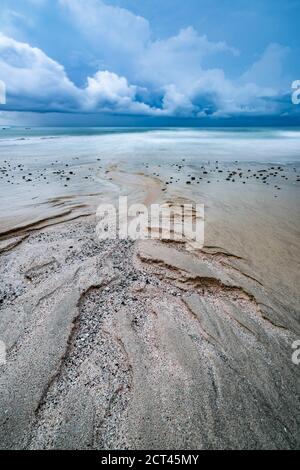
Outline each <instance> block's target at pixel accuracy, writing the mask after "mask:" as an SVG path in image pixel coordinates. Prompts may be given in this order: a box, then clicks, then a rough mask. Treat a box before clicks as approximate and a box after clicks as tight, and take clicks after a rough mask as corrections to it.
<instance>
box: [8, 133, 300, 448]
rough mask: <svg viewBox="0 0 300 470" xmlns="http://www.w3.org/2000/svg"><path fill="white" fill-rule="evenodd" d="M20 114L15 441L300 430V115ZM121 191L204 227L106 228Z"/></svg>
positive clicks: (33, 444) (11, 235) (154, 443)
mask: <svg viewBox="0 0 300 470" xmlns="http://www.w3.org/2000/svg"><path fill="white" fill-rule="evenodd" d="M2 132H3V134H1V135H0V178H1V179H0V182H1V190H0V192H1V199H2V200H3V201H5V202H4V205H3V206H2V207H1V211H0V220H1V224H0V226H1V228H0V256H1V259H0V272H1V275H0V300H1V303H0V312H1V314H0V340H1V341H3V342H4V343H5V345H6V351H7V355H6V363H5V364H3V365H1V366H0V396H1V399H0V447H1V448H3V449H10V448H12V449H111V450H113V449H166V450H167V449H168V450H171V449H178V450H179V449H182V450H189V449H296V448H299V441H300V435H299V429H300V426H299V424H300V422H299V421H300V418H299V416H300V413H299V411H300V404H299V391H300V390H299V386H300V385H299V384H300V381H299V378H300V374H299V366H297V365H296V364H294V363H293V361H292V355H293V348H292V345H293V343H294V342H295V341H297V340H298V339H299V337H300V323H299V289H298V284H299V281H298V279H299V274H298V273H299V261H300V260H299V252H300V251H299V248H300V246H299V245H300V241H299V240H300V238H299V231H300V225H299V224H300V222H299V221H300V217H299V216H300V214H299V203H298V201H299V183H300V160H299V151H300V131H299V130H297V129H286V130H281V129H263V128H261V129H235V130H232V129H219V130H215V129H203V130H196V129H180V130H179V129H178V130H177V129H155V130H151V129H136V130H134V129H131V130H128V129H107V130H102V131H98V130H97V129H95V128H94V129H81V130H78V129H77V130H76V131H75V130H70V129H69V130H64V129H61V130H58V129H46V130H42V129H26V130H25V129H13V128H11V129H3V130H2ZM120 196H127V197H128V200H129V202H130V203H139V204H145V205H146V206H150V205H151V204H168V205H170V206H175V205H178V204H179V205H180V204H184V203H186V202H192V203H193V204H203V205H204V210H205V236H204V245H203V246H197V244H194V243H192V242H191V240H189V239H188V237H187V236H186V237H185V238H183V239H182V240H180V241H176V240H173V239H167V238H166V239H164V240H160V239H149V240H131V239H129V238H128V239H124V240H120V239H111V240H99V238H98V237H97V233H96V227H97V223H98V220H97V216H96V211H97V207H98V206H99V205H100V204H114V205H117V203H118V199H119V197H120Z"/></svg>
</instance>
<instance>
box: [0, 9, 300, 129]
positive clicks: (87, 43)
mask: <svg viewBox="0 0 300 470" xmlns="http://www.w3.org/2000/svg"><path fill="white" fill-rule="evenodd" d="M299 23H300V0H272V2H271V1H270V0H252V1H251V2H249V1H248V0H247V1H246V0H184V1H182V0H163V1H162V0H14V1H13V2H12V1H11V0H1V6H0V80H1V81H2V82H4V83H5V86H6V104H5V105H0V124H1V125H7V124H16V125H109V126H111V125H145V126H147V125H155V126H160V125H181V126H189V125H197V126H198V125H199V126H201V125H226V124H232V125H244V124H254V125H258V124H265V125H284V124H287V125H300V106H296V105H294V104H292V101H291V94H292V89H291V85H292V82H293V81H294V80H300V60H299V58H300V25H299Z"/></svg>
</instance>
